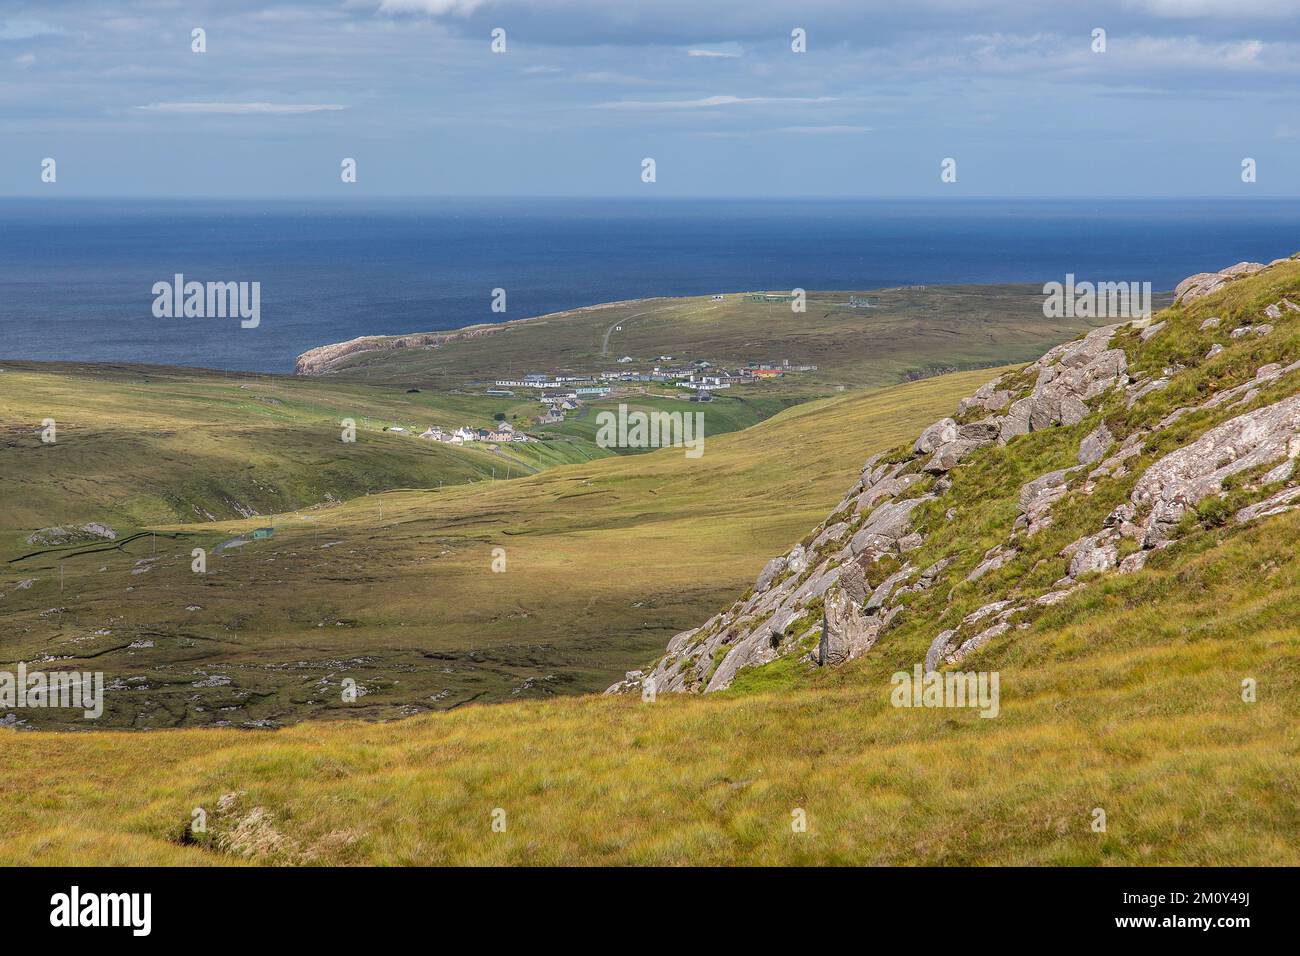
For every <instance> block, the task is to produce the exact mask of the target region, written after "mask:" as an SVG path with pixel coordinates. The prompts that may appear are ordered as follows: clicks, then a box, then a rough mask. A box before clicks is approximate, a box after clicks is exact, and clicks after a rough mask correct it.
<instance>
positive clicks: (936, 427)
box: [912, 418, 957, 455]
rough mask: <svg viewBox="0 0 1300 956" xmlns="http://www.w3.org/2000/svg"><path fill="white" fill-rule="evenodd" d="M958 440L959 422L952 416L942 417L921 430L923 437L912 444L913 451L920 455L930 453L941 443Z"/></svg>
mask: <svg viewBox="0 0 1300 956" xmlns="http://www.w3.org/2000/svg"><path fill="white" fill-rule="evenodd" d="M956 440H957V423H956V422H955V421H953V420H952V419H951V418H941V419H939V420H938V421H937V422H935V423H934V424H933V425H931V426H930V427H929V428H927V429H925V431H923V432H921V437H920V438H918V439H917V440H916V444H914V445H913V446H912V451H914V452H916V453H917V454H918V455H928V454H930V453H931V452H932V451H934V450H935V449H936V448H938V447H939V446H940V445H946V444H948V443H949V442H954V441H956Z"/></svg>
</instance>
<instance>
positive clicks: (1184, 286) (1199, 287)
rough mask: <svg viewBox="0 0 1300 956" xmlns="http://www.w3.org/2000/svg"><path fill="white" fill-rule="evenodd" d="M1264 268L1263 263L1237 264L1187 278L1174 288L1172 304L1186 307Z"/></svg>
mask: <svg viewBox="0 0 1300 956" xmlns="http://www.w3.org/2000/svg"><path fill="white" fill-rule="evenodd" d="M1264 268H1265V266H1264V265H1263V263H1259V262H1238V263H1237V264H1236V265H1235V266H1229V267H1228V268H1226V269H1221V270H1220V271H1218V272H1198V273H1196V275H1194V276H1188V277H1187V278H1186V279H1184V280H1183V281H1182V282H1180V283H1178V285H1176V286H1175V287H1174V302H1175V303H1176V304H1178V305H1188V304H1190V303H1192V302H1195V301H1196V300H1197V299H1203V298H1205V297H1206V296H1207V295H1213V294H1214V293H1216V292H1218V291H1219V290H1220V289H1222V288H1223V287H1224V286H1225V285H1227V284H1228V283H1229V282H1231V281H1233V280H1234V279H1240V278H1242V277H1243V276H1249V275H1254V274H1255V273H1256V272H1259V271H1261V270H1262V269H1264Z"/></svg>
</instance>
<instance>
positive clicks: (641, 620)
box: [0, 372, 989, 728]
mask: <svg viewBox="0 0 1300 956" xmlns="http://www.w3.org/2000/svg"><path fill="white" fill-rule="evenodd" d="M8 374H10V373H5V375H8ZM988 374H989V373H987V372H977V373H967V374H962V375H955V376H947V377H942V378H936V379H932V380H926V381H922V382H916V383H911V384H908V385H903V386H897V387H895V388H892V389H886V390H883V391H880V392H875V393H870V394H857V395H846V396H843V397H841V398H837V399H830V400H825V401H822V402H818V403H811V404H807V405H802V406H799V407H797V408H794V409H790V410H788V411H786V412H783V413H781V414H780V415H777V416H776V417H775V418H772V419H770V420H769V421H767V422H764V423H763V424H761V425H758V426H756V427H754V428H750V429H748V430H746V431H743V432H735V433H731V434H728V435H723V436H720V437H708V438H706V444H705V451H704V454H703V456H702V457H701V458H698V459H693V460H692V459H687V458H686V457H685V456H684V454H683V452H682V450H680V449H665V450H662V451H658V452H653V453H650V454H647V455H640V456H636V457H630V458H607V459H603V460H600V461H593V462H590V463H587V464H584V465H581V466H568V467H559V468H554V469H550V470H547V471H544V472H542V473H539V474H537V475H534V476H531V477H527V478H523V479H518V480H512V481H509V482H505V481H498V482H496V483H495V484H491V483H487V484H485V483H483V482H481V481H480V482H479V483H477V484H473V485H461V486H456V487H451V486H448V487H445V488H443V489H442V490H441V491H439V490H436V489H435V490H410V491H396V492H390V493H387V494H378V493H376V494H374V495H370V496H364V495H363V496H362V497H359V498H356V499H353V500H351V501H347V502H344V503H341V504H338V505H334V506H331V507H327V508H321V509H316V510H309V511H302V512H299V513H288V514H283V515H280V516H277V517H275V518H274V519H269V518H265V517H259V518H256V519H252V520H241V521H225V522H214V523H205V524H175V525H158V526H157V527H156V530H157V532H158V533H157V534H156V535H153V534H149V535H145V536H144V537H140V538H137V539H135V540H133V541H131V542H129V543H127V544H125V545H123V546H122V547H120V548H112V549H100V550H91V547H92V546H88V545H87V544H86V543H85V542H81V543H75V544H71V545H68V546H64V547H51V548H37V547H35V546H32V545H28V544H26V543H25V541H23V540H22V539H17V538H16V539H15V540H13V541H12V542H11V544H10V545H9V546H8V547H7V548H6V549H5V552H4V553H3V554H0V559H3V562H4V563H0V568H2V569H3V570H0V595H3V596H0V613H2V614H3V615H4V619H5V621H6V624H7V625H8V627H9V628H10V630H9V634H10V639H9V640H8V641H7V642H6V645H5V648H4V651H3V652H2V654H0V656H2V657H3V658H4V659H5V660H9V661H16V660H20V659H21V660H35V659H43V658H45V657H47V656H56V657H58V658H60V660H61V662H62V663H61V666H67V667H71V666H75V665H78V664H86V662H89V661H93V662H94V667H95V668H96V669H102V670H104V671H105V672H106V674H107V679H108V680H109V681H110V682H112V681H116V682H117V684H116V689H115V690H114V691H113V692H112V693H110V694H108V695H107V696H108V705H107V711H106V713H105V716H104V718H103V719H102V720H101V721H100V722H99V723H100V725H101V726H102V725H109V726H125V727H170V726H184V725H193V724H210V723H231V724H235V725H242V724H246V723H249V722H258V721H271V722H275V723H279V722H284V721H292V720H298V719H303V718H306V717H322V716H329V717H334V716H345V717H346V716H367V717H394V716H401V715H405V714H410V713H413V712H418V711H420V710H427V709H446V708H451V707H455V706H458V705H460V704H463V703H466V702H468V701H472V700H473V701H490V700H502V699H510V698H512V697H533V696H549V695H552V694H555V693H560V692H570V693H571V692H574V691H584V690H585V691H591V690H601V689H604V688H605V687H606V686H608V684H609V683H610V682H611V681H612V680H613V679H614V678H615V677H617V676H621V674H622V672H623V671H624V670H626V669H627V668H628V667H631V666H634V665H636V664H639V663H640V662H642V661H644V660H646V659H647V658H649V657H651V656H653V655H654V654H655V653H656V652H657V651H658V650H660V649H662V647H663V645H664V643H665V642H666V641H667V639H668V638H669V637H670V636H671V635H672V634H673V633H675V632H676V631H677V630H681V629H683V628H685V627H688V626H691V625H692V624H695V623H698V621H699V620H700V619H701V618H702V617H704V616H707V615H708V614H709V613H711V612H712V611H713V610H714V609H715V608H716V607H717V606H718V605H719V604H722V603H724V602H726V601H728V600H730V599H732V598H734V597H735V595H736V594H738V593H739V592H740V591H742V590H743V589H744V588H745V587H746V586H747V585H748V584H749V583H750V582H751V581H752V580H753V576H754V574H755V573H756V572H757V570H758V568H759V566H760V565H761V564H762V556H763V555H765V554H766V553H767V552H769V551H771V550H773V549H779V548H782V547H784V546H786V545H787V544H788V543H790V541H792V540H795V539H797V538H798V537H799V536H800V535H801V534H802V533H803V532H804V530H805V529H806V528H807V527H808V526H810V525H811V524H812V523H814V522H815V521H816V520H818V519H819V518H820V516H821V515H822V514H824V513H825V511H826V509H827V508H829V507H830V506H831V505H833V504H834V502H835V501H836V500H837V498H838V497H839V496H840V495H841V494H842V492H843V488H844V486H845V485H846V484H847V483H848V482H849V481H851V480H852V476H854V475H855V474H856V473H857V471H858V469H859V468H860V467H861V464H862V456H863V455H864V454H865V453H866V452H868V451H870V450H871V449H880V448H884V447H887V446H888V445H890V444H893V443H895V442H897V441H899V440H901V439H902V438H903V437H905V436H906V435H909V434H912V433H914V432H915V431H916V430H917V428H919V427H920V426H921V425H922V424H924V423H925V422H926V421H929V420H931V419H933V418H934V417H935V416H936V415H938V414H941V413H942V412H943V411H944V410H946V409H947V408H950V407H951V405H952V404H953V402H954V401H956V399H957V397H958V396H959V395H960V394H965V393H966V392H969V391H970V390H971V389H972V388H974V387H975V386H977V385H978V384H979V383H980V382H982V381H983V380H985V379H986V378H987V377H988ZM693 407H696V406H693ZM704 414H705V422H706V432H707V431H708V427H707V426H709V425H710V423H712V422H713V421H714V414H715V413H714V409H713V407H712V406H707V407H706V409H705V411H704ZM390 441H393V442H396V441H398V439H396V438H393V439H390ZM358 444H360V442H359V443H358ZM421 444H423V443H421ZM36 453H39V452H36ZM149 467H150V465H149V463H147V462H144V463H141V465H140V468H141V469H142V470H144V469H147V468H149ZM499 467H500V465H499V464H498V468H499ZM118 480H121V481H123V482H124V483H127V484H129V482H130V481H132V480H134V479H133V474H132V473H128V474H127V475H126V476H124V478H122V479H118ZM271 520H274V524H275V527H276V532H275V536H274V537H273V538H271V539H269V540H266V541H253V542H250V543H247V544H243V545H241V546H239V547H235V548H230V549H226V550H223V551H221V552H220V553H219V554H218V553H215V552H216V549H217V547H218V545H220V544H221V543H222V542H225V541H229V540H231V539H234V538H236V537H237V536H239V535H241V534H243V533H246V532H250V531H251V530H252V529H253V528H255V527H258V526H261V525H265V524H267V523H268V522H269V521H271ZM101 547H102V546H101ZM196 547H200V548H204V549H206V550H207V551H208V552H209V554H210V557H209V560H208V569H207V573H206V574H204V575H197V574H194V573H192V572H191V570H190V567H191V557H190V554H191V550H192V549H193V548H196ZM495 548H504V549H505V558H506V571H505V572H504V573H494V572H493V571H492V563H493V558H494V549H495ZM87 551H89V552H90V553H86V552H87ZM33 552H39V553H35V554H33ZM26 555H31V556H26ZM25 556H26V557H25ZM13 559H20V560H13ZM60 573H62V581H61V580H60ZM24 581H33V582H34V583H32V584H31V585H30V586H29V587H27V588H25V589H24V588H21V587H20V585H21V583H22V582H24ZM87 666H88V665H87ZM345 677H351V678H353V679H354V680H356V681H358V682H359V683H361V685H362V686H363V687H364V688H365V690H366V691H367V693H366V694H365V695H364V696H363V697H361V698H360V700H358V701H357V702H355V703H351V704H344V703H343V702H342V699H341V693H340V684H341V681H342V680H343V679H344V678H345ZM20 716H21V717H22V718H23V719H24V720H27V721H30V722H31V723H32V724H34V725H37V726H51V725H57V726H72V727H82V728H84V725H85V724H84V721H81V720H80V718H79V717H74V716H72V715H71V714H70V713H69V712H65V711H55V710H47V711H37V710H31V711H28V712H26V713H23V714H22V715H20Z"/></svg>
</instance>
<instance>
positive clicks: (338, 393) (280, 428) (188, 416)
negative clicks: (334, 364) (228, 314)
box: [0, 362, 606, 534]
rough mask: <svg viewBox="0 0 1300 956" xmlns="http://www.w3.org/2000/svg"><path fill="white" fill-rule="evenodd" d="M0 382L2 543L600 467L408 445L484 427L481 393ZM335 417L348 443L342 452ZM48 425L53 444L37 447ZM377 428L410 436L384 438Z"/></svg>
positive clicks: (532, 449)
mask: <svg viewBox="0 0 1300 956" xmlns="http://www.w3.org/2000/svg"><path fill="white" fill-rule="evenodd" d="M0 369H3V371H0V429H2V430H0V482H2V483H3V487H4V508H3V513H2V514H0V534H3V533H4V532H5V531H15V532H16V531H18V530H25V531H26V532H29V533H30V531H32V530H34V529H36V528H44V527H51V526H56V525H64V524H81V523H85V522H89V521H94V522H101V523H105V524H108V525H110V526H113V527H118V526H126V527H131V526H138V525H143V524H148V523H150V522H159V521H205V520H209V519H211V518H233V517H238V516H240V515H246V514H253V513H260V514H266V513H269V512H272V511H277V510H285V509H291V508H301V507H308V506H311V505H315V504H319V503H322V502H326V501H330V500H343V499H346V498H351V497H355V496H357V495H364V494H366V493H367V492H368V491H371V490H375V491H379V490H384V489H388V488H409V487H418V488H427V487H437V486H438V485H439V483H445V484H454V483H460V482H466V481H470V480H474V479H478V478H483V477H490V476H491V475H492V473H493V469H494V468H495V469H496V473H497V474H498V475H504V474H505V473H506V470H507V468H512V469H513V471H514V473H515V474H519V473H520V472H521V471H526V472H527V471H536V470H537V469H539V468H542V467H546V466H549V465H553V464H563V463H565V462H570V461H582V460H585V459H587V458H589V457H592V456H593V455H594V456H601V455H604V454H606V452H604V451H602V450H601V449H597V448H595V447H594V445H591V444H590V443H586V444H585V446H584V447H582V448H580V449H578V448H574V447H572V446H571V445H570V444H567V443H563V442H559V443H553V444H552V443H547V444H529V445H522V444H518V445H511V446H510V447H509V448H508V449H502V451H501V453H499V454H493V453H491V452H489V451H487V450H486V449H483V448H479V447H476V446H470V447H468V448H452V447H448V446H446V445H439V444H437V443H435V442H430V441H421V440H419V439H417V438H415V437H413V435H412V434H410V430H411V429H418V430H420V431H423V430H424V429H425V428H426V427H428V426H429V425H431V424H440V425H443V426H444V427H449V428H455V427H459V426H460V425H462V424H464V425H473V426H476V427H477V426H483V427H486V426H490V425H491V424H492V415H493V414H494V413H495V410H496V409H497V407H498V405H499V403H498V402H496V401H495V400H492V399H486V398H483V397H481V396H469V395H452V394H440V395H434V394H432V393H429V392H423V391H420V392H411V393H407V392H406V391H405V390H404V389H400V388H392V387H387V388H380V387H375V386H369V385H365V384H360V383H355V384H346V383H342V382H338V381H328V382H322V381H319V380H312V379H294V378H287V377H284V376H251V375H242V374H239V373H232V374H231V375H229V376H227V375H225V374H223V373H221V372H210V371H204V370H200V369H179V368H162V367H148V366H104V365H73V364H68V363H57V364H55V363H50V364H46V363H24V362H0ZM345 418H346V419H351V420H353V421H354V422H355V423H356V427H357V436H358V438H357V441H356V442H355V443H350V444H349V443H344V442H343V441H341V440H340V439H341V435H342V427H341V422H342V421H343V419H345ZM46 420H53V421H54V427H55V434H54V437H55V439H56V440H55V441H54V442H53V443H45V442H43V441H42V440H41V431H42V423H43V422H45V421H46ZM391 425H400V426H402V427H404V428H406V429H408V433H407V434H404V435H403V434H395V433H391V432H385V431H384V430H383V429H384V428H385V427H387V426H391Z"/></svg>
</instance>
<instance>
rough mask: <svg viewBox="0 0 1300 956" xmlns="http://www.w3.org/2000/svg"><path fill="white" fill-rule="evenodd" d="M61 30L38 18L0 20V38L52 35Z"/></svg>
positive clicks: (13, 38)
mask: <svg viewBox="0 0 1300 956" xmlns="http://www.w3.org/2000/svg"><path fill="white" fill-rule="evenodd" d="M62 32H63V31H62V30H61V29H59V28H58V27H52V26H50V25H49V24H48V23H43V22H41V21H40V20H5V21H3V22H0V40H30V39H32V37H42V36H54V35H57V34H60V33H62Z"/></svg>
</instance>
